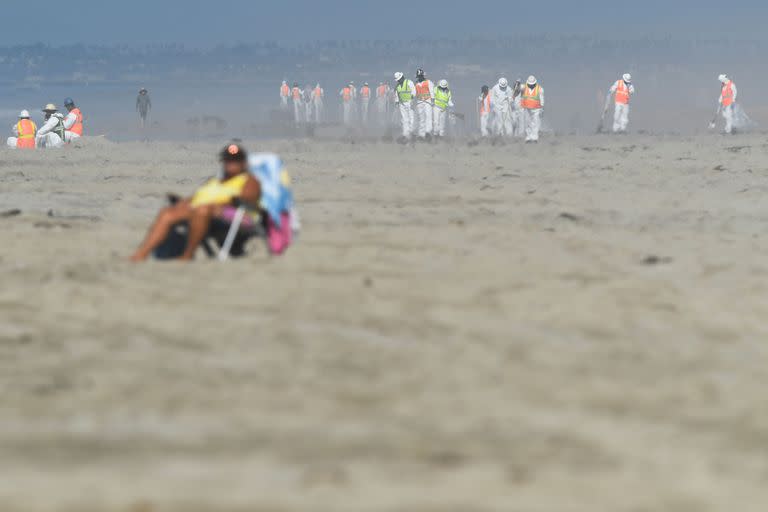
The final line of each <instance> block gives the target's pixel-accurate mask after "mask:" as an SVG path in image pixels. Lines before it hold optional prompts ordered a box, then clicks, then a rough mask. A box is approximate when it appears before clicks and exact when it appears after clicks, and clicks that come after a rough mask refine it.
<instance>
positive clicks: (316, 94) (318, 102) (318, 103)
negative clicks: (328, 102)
mask: <svg viewBox="0 0 768 512" xmlns="http://www.w3.org/2000/svg"><path fill="white" fill-rule="evenodd" d="M323 98H325V91H324V90H323V88H322V87H320V84H317V85H316V86H315V90H314V91H312V106H313V108H314V109H315V123H317V124H320V121H321V119H322V117H323Z"/></svg>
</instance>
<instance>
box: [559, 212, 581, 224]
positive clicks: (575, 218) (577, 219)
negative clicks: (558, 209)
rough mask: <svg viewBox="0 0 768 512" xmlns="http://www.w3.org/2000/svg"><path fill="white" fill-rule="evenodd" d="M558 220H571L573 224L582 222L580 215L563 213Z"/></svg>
mask: <svg viewBox="0 0 768 512" xmlns="http://www.w3.org/2000/svg"><path fill="white" fill-rule="evenodd" d="M558 218H560V219H564V220H569V221H571V222H580V221H581V217H579V216H578V215H574V214H572V213H568V212H563V213H561V214H560V215H559V216H558Z"/></svg>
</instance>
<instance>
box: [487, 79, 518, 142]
mask: <svg viewBox="0 0 768 512" xmlns="http://www.w3.org/2000/svg"><path fill="white" fill-rule="evenodd" d="M513 94H514V91H513V89H512V87H510V86H509V85H508V86H507V87H505V88H504V89H502V88H501V86H500V85H499V84H496V85H494V86H493V88H492V89H491V108H492V109H493V116H494V123H493V124H494V127H493V134H494V135H496V136H498V137H504V136H509V137H511V136H512V135H513V132H512V110H513V103H514V99H513V98H512V96H513Z"/></svg>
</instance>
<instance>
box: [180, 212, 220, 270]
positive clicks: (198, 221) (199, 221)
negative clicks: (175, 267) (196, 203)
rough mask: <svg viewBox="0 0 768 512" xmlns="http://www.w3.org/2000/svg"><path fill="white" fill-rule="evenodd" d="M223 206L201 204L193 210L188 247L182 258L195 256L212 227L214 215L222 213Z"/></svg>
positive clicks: (186, 258) (187, 258) (189, 258)
mask: <svg viewBox="0 0 768 512" xmlns="http://www.w3.org/2000/svg"><path fill="white" fill-rule="evenodd" d="M221 210H222V207H221V206H214V205H210V206H200V207H198V208H195V209H194V210H193V211H192V214H191V216H190V217H189V234H188V235H187V248H186V250H185V251H184V254H183V255H182V256H181V258H179V259H182V260H191V259H192V258H194V257H195V252H196V251H197V248H198V247H199V246H200V244H201V243H203V239H204V238H205V235H206V234H207V233H208V229H209V228H210V227H211V220H212V219H213V217H214V216H217V215H220V214H221Z"/></svg>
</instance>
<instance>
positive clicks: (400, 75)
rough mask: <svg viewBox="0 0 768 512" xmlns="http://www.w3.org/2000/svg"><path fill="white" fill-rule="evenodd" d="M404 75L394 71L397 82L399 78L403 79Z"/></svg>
mask: <svg viewBox="0 0 768 512" xmlns="http://www.w3.org/2000/svg"><path fill="white" fill-rule="evenodd" d="M404 76H405V75H404V74H402V73H401V72H400V71H398V72H397V73H395V80H397V81H398V82H399V81H400V80H402V79H403V77H404Z"/></svg>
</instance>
